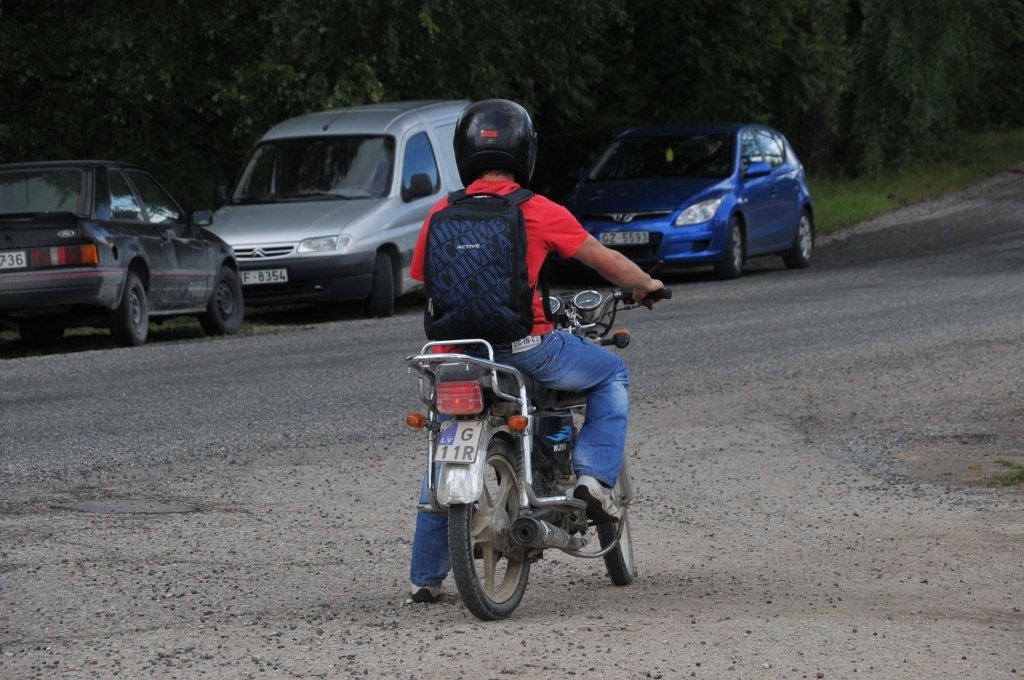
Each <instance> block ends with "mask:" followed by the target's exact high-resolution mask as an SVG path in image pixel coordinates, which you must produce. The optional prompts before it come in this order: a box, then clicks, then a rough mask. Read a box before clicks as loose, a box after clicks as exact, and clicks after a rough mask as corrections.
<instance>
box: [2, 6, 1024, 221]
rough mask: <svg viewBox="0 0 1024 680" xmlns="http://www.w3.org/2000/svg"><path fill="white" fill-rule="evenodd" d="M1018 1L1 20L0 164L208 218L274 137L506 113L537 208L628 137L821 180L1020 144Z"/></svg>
mask: <svg viewBox="0 0 1024 680" xmlns="http://www.w3.org/2000/svg"><path fill="white" fill-rule="evenodd" d="M1022 27H1024V0H972V2H962V1H961V0H922V2H919V3H909V2H906V0H773V1H772V2H762V1H759V0H632V1H630V2H626V0H562V1H560V2H550V0H547V1H542V0H520V1H518V2H513V1H512V0H491V1H489V2H483V1H482V0H301V1H300V0H222V2H218V3H209V2H202V1H201V0H153V2H147V3H123V2H122V3H118V2H113V1H112V0H34V1H33V2H29V1H28V0H0V121H2V122H0V162H9V161H20V160H43V159H58V158H83V157H105V158H112V159H115V160H122V161H125V162H136V163H141V164H144V165H146V166H147V167H149V168H150V169H152V170H153V171H154V172H155V173H156V174H157V176H158V177H159V178H160V179H161V180H162V181H164V182H165V183H166V184H167V185H168V186H169V187H170V188H171V189H172V191H173V192H174V193H175V194H176V195H178V196H179V197H181V198H182V199H183V200H184V202H185V203H186V204H187V205H188V207H201V206H204V205H206V204H208V200H209V198H208V197H209V195H210V191H209V190H210V187H211V186H212V185H213V184H214V183H218V182H226V181H230V180H231V179H233V178H234V175H235V174H236V173H237V171H238V169H239V167H240V165H241V163H243V162H244V160H245V158H246V156H247V155H248V153H249V152H250V151H251V148H252V145H253V143H254V142H255V140H256V139H258V138H259V136H260V135H262V134H263V133H264V132H265V131H266V130H267V129H269V128H270V127H271V126H272V125H274V124H276V123H278V122H280V121H281V120H284V119H286V118H288V117H291V116H295V115H299V114H302V113H308V112H311V111H316V110H321V109H325V108H332V107H341V106H351V105H356V104H363V103H368V102H379V101H389V100H399V99H421V98H422V99H449V98H452V99H482V98H487V97H507V98H512V99H515V100H517V101H520V102H521V103H523V104H524V105H525V106H526V107H527V108H528V109H529V110H530V111H531V113H532V114H533V115H534V117H535V122H536V124H537V127H538V129H539V130H540V133H541V156H540V162H539V167H538V176H537V178H536V180H535V186H536V187H537V188H539V189H541V190H543V191H547V192H548V193H553V194H558V193H559V191H560V190H561V189H562V188H564V186H565V184H566V182H565V180H564V177H565V172H566V170H568V169H569V168H570V167H572V166H573V165H579V164H582V163H584V162H586V161H587V160H588V158H589V156H590V155H591V154H593V153H594V152H596V151H597V150H598V149H599V148H600V147H601V146H602V145H603V144H604V143H606V142H607V141H608V139H609V138H610V137H612V136H613V135H614V134H617V133H618V132H620V131H621V130H622V129H624V128H626V127H630V126H637V125H648V124H656V123H668V122H686V121H698V120H733V121H746V120H757V121H764V122H768V123H770V124H772V125H775V126H776V127H778V128H779V129H781V130H782V131H783V132H784V133H785V134H786V135H787V136H788V137H789V138H790V140H791V141H793V143H794V144H795V145H796V146H797V150H798V152H799V154H800V155H801V157H802V158H803V159H804V160H805V162H806V163H807V165H808V166H809V167H810V168H811V169H813V170H817V171H829V172H846V173H857V172H859V171H861V170H864V169H877V168H882V167H887V166H895V165H899V164H906V163H907V161H908V160H910V159H913V158H928V157H930V156H933V155H934V154H935V153H936V152H937V151H938V150H940V149H941V148H942V144H943V142H944V140H945V139H947V138H949V137H950V135H951V134H952V133H953V131H955V130H957V129H958V128H961V127H964V126H968V127H981V126H999V125H1006V124H1016V125H1019V124H1022V123H1024V76H1022V68H1021V64H1022V58H1021V57H1022V55H1024V28H1022Z"/></svg>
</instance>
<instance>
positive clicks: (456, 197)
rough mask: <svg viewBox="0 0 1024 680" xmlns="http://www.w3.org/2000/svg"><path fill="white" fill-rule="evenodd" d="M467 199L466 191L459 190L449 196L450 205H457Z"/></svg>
mask: <svg viewBox="0 0 1024 680" xmlns="http://www.w3.org/2000/svg"><path fill="white" fill-rule="evenodd" d="M465 197H466V190H465V189H459V190H458V191H453V192H451V193H450V194H448V205H455V203H456V202H458V201H461V200H462V199H464V198H465Z"/></svg>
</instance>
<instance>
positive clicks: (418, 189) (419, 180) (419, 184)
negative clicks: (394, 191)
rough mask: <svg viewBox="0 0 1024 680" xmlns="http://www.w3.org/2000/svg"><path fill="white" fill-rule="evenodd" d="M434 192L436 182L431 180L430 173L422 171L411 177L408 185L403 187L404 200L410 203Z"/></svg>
mask: <svg viewBox="0 0 1024 680" xmlns="http://www.w3.org/2000/svg"><path fill="white" fill-rule="evenodd" d="M432 193H434V183H433V182H432V181H431V180H430V176H429V175H426V174H424V173H422V172H420V173H417V174H415V175H413V176H412V177H410V178H409V186H408V187H402V200H403V201H405V202H406V203H408V202H409V201H413V200H416V199H417V198H423V197H424V196H429V195H430V194H432Z"/></svg>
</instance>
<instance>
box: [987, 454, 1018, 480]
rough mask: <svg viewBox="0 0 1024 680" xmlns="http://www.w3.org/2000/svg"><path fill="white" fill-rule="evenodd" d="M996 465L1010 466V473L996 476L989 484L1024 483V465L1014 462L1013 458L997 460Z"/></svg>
mask: <svg viewBox="0 0 1024 680" xmlns="http://www.w3.org/2000/svg"><path fill="white" fill-rule="evenodd" d="M996 465H1002V466H1003V467H1005V468H1010V473H1009V474H1006V475H1003V476H1002V477H996V478H995V479H993V480H992V481H991V482H989V483H988V485H989V486H1021V485H1024V465H1021V464H1020V463H1014V462H1013V461H1011V460H997V461H996Z"/></svg>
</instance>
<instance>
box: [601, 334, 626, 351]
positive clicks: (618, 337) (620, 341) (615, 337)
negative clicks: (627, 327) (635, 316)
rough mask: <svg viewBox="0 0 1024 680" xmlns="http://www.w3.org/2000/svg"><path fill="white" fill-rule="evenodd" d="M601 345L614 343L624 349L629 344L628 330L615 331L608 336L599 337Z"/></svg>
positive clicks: (605, 345)
mask: <svg viewBox="0 0 1024 680" xmlns="http://www.w3.org/2000/svg"><path fill="white" fill-rule="evenodd" d="M599 344H600V345H601V347H608V346H609V345H615V346H616V347H617V348H618V349H625V348H626V347H628V346H629V331H615V333H613V334H612V337H610V338H601V340H600V341H599Z"/></svg>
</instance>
